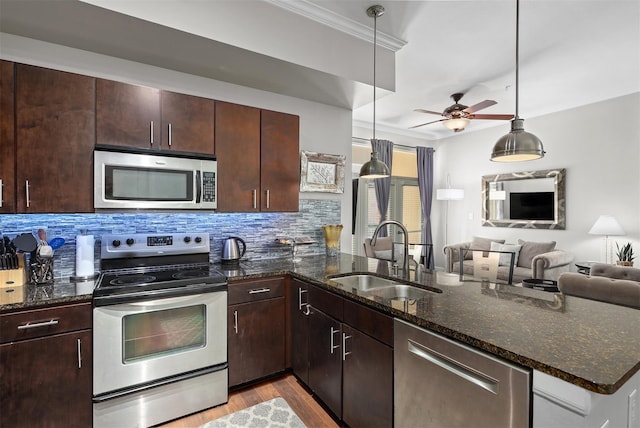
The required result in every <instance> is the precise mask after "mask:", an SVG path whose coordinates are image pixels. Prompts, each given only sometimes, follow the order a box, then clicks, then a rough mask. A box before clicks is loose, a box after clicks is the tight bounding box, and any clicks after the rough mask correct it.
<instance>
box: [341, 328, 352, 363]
mask: <svg viewBox="0 0 640 428" xmlns="http://www.w3.org/2000/svg"><path fill="white" fill-rule="evenodd" d="M347 339H351V336H349V335H347V334H345V333H342V361H344V360H346V359H347V355H350V354H351V352H347Z"/></svg>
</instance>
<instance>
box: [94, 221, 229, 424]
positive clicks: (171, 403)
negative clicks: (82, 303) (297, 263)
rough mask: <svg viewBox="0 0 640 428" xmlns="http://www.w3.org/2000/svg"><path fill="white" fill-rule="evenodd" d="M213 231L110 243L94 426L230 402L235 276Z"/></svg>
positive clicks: (163, 417)
mask: <svg viewBox="0 0 640 428" xmlns="http://www.w3.org/2000/svg"><path fill="white" fill-rule="evenodd" d="M209 251H210V250H209V235H208V234H207V233H169V234H122V235H106V236H102V243H101V251H100V258H101V261H100V265H101V271H102V274H101V276H100V279H99V280H98V284H97V285H96V288H95V290H94V293H93V302H94V310H93V368H94V379H93V425H94V427H115V426H117V427H142V426H145V427H147V426H151V425H156V424H159V423H162V422H165V421H168V420H171V419H175V418H178V417H181V416H183V415H187V414H190V413H193V412H198V411H201V410H203V409H206V408H209V407H213V406H216V405H218V404H222V403H226V402H227V389H228V380H227V379H228V378H227V376H228V375H227V279H226V277H225V276H224V275H223V274H221V273H220V272H218V271H216V270H215V269H212V268H211V267H210V265H209Z"/></svg>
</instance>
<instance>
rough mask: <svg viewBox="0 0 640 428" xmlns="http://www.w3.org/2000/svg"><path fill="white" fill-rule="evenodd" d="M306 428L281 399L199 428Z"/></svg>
mask: <svg viewBox="0 0 640 428" xmlns="http://www.w3.org/2000/svg"><path fill="white" fill-rule="evenodd" d="M223 427H224V428H227V427H231V428H234V427H237V428H262V427H264V428H267V427H269V428H271V427H278V428H279V427H282V428H285V427H287V428H306V426H305V424H303V423H302V421H301V420H300V418H299V417H298V415H296V414H295V412H294V411H293V409H291V407H289V404H288V403H287V402H286V401H285V399H284V398H282V397H277V398H274V399H272V400H269V401H264V402H262V403H260V404H256V405H255V406H251V407H247V408H246V409H243V410H239V411H237V412H235V413H231V414H230V415H226V416H223V417H221V418H218V419H215V420H213V421H210V422H207V423H206V424H204V425H201V426H200V428H223Z"/></svg>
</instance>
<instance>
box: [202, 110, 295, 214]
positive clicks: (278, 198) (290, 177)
mask: <svg viewBox="0 0 640 428" xmlns="http://www.w3.org/2000/svg"><path fill="white" fill-rule="evenodd" d="M215 122H216V123H215V141H216V157H217V159H218V187H219V188H222V189H224V192H220V195H219V199H218V211H221V212H259V211H263V212H268V211H274V212H275V211H297V210H298V200H299V168H300V167H299V160H298V159H299V157H298V149H299V117H298V116H295V115H290V114H286V113H279V112H274V111H269V110H260V109H258V108H254V107H248V106H243V105H238V104H233V103H227V102H221V101H216V114H215Z"/></svg>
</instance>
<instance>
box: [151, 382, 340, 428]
mask: <svg viewBox="0 0 640 428" xmlns="http://www.w3.org/2000/svg"><path fill="white" fill-rule="evenodd" d="M276 397H282V398H284V399H285V400H286V401H287V403H289V406H291V408H292V409H293V411H294V412H296V414H297V415H298V416H299V417H300V419H302V422H303V423H304V424H305V425H306V426H307V427H309V428H337V427H338V426H339V425H338V424H337V423H336V422H335V421H334V420H333V419H332V418H331V416H329V414H328V413H327V412H326V411H325V410H324V409H323V408H322V407H321V406H320V405H319V404H318V402H317V401H316V400H315V399H314V398H313V397H312V396H311V394H309V392H307V390H305V389H304V388H303V387H302V385H300V384H299V383H298V381H297V380H296V378H295V376H293V375H292V374H286V375H284V376H283V377H281V378H277V379H273V380H269V381H266V382H263V383H260V384H257V385H253V386H250V387H248V388H245V389H242V390H238V391H234V392H232V393H230V394H229V402H228V403H227V404H224V405H221V406H218V407H214V408H212V409H209V410H205V411H203V412H200V413H196V414H194V415H191V416H187V417H185V418H182V419H176V420H174V421H171V422H169V423H167V424H164V425H160V426H159V427H158V428H194V427H199V426H200V425H202V424H204V423H206V422H209V421H212V420H214V419H217V418H219V417H221V416H224V415H228V414H230V413H233V412H237V411H238V410H242V409H245V408H247V407H251V406H253V405H255V404H258V403H261V402H263V401H267V400H271V399H272V398H276Z"/></svg>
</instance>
